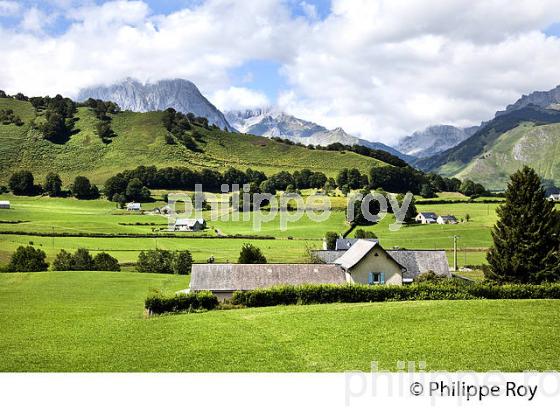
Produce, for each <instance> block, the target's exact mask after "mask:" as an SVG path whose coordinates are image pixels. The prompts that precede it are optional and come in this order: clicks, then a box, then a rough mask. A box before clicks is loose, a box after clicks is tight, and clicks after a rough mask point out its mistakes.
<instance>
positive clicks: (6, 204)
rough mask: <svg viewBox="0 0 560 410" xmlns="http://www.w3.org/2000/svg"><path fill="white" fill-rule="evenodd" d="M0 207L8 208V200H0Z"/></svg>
mask: <svg viewBox="0 0 560 410" xmlns="http://www.w3.org/2000/svg"><path fill="white" fill-rule="evenodd" d="M0 209H10V201H0Z"/></svg>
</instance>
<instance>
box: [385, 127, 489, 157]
mask: <svg viewBox="0 0 560 410" xmlns="http://www.w3.org/2000/svg"><path fill="white" fill-rule="evenodd" d="M478 128H479V127H476V126H475V127H468V128H457V127H454V126H452V125H433V126H431V127H428V128H426V129H425V130H423V131H416V132H415V133H414V134H412V135H409V136H408V137H405V138H404V139H403V140H401V142H400V143H399V144H398V145H397V147H396V148H397V149H398V150H399V151H400V152H402V153H404V154H407V155H411V156H414V157H417V158H426V157H430V156H432V155H435V154H438V153H440V152H443V151H445V150H448V149H450V148H453V147H454V146H456V145H458V144H460V143H461V142H463V141H465V140H466V139H467V138H469V137H470V136H471V135H473V134H474V133H475V132H476V131H477V130H478Z"/></svg>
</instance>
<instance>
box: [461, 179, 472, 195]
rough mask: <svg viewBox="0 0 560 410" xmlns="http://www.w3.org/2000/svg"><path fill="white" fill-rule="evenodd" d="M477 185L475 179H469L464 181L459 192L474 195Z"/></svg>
mask: <svg viewBox="0 0 560 410" xmlns="http://www.w3.org/2000/svg"><path fill="white" fill-rule="evenodd" d="M475 191H476V187H475V184H474V182H473V181H471V180H470V179H467V180H465V181H463V183H462V184H461V187H460V188H459V192H461V193H462V194H463V195H465V196H472V195H474V194H475Z"/></svg>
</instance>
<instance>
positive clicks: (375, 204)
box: [348, 188, 381, 225]
mask: <svg viewBox="0 0 560 410" xmlns="http://www.w3.org/2000/svg"><path fill="white" fill-rule="evenodd" d="M360 194H361V195H362V199H361V200H354V204H353V205H354V218H353V219H352V220H349V222H351V223H353V224H355V225H373V224H375V223H377V220H378V215H379V212H380V211H381V205H380V203H379V201H377V200H376V199H375V198H371V196H368V195H370V190H369V189H368V188H364V189H362V190H361V191H360ZM364 203H367V206H368V209H367V210H368V214H369V215H364V212H363V210H362V204H364ZM348 217H350V215H348Z"/></svg>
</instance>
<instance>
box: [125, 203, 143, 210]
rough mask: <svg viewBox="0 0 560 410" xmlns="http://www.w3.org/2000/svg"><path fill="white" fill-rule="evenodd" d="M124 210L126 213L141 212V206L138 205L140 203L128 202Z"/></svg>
mask: <svg viewBox="0 0 560 410" xmlns="http://www.w3.org/2000/svg"><path fill="white" fill-rule="evenodd" d="M126 210H127V211H141V210H142V205H141V204H140V202H129V203H128V204H126Z"/></svg>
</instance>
